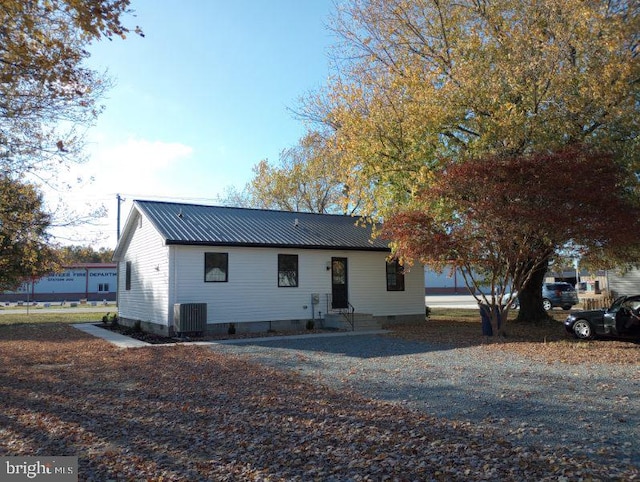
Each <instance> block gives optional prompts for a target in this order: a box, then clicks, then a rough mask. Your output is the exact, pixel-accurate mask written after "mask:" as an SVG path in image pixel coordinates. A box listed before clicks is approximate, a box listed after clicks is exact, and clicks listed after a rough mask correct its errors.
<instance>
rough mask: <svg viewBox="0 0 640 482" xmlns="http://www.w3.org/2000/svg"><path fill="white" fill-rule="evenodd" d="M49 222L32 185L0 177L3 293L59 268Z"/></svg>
mask: <svg viewBox="0 0 640 482" xmlns="http://www.w3.org/2000/svg"><path fill="white" fill-rule="evenodd" d="M50 222H51V218H50V216H49V214H47V213H46V212H45V211H44V209H43V203H42V197H41V195H40V194H39V193H38V191H37V189H36V188H35V187H34V186H33V185H31V184H26V183H22V182H19V181H16V180H14V179H11V178H10V177H8V176H5V175H0V290H14V289H16V288H17V287H19V286H20V284H22V283H23V282H24V281H26V280H29V279H32V278H37V277H39V276H42V275H44V274H47V273H50V272H52V271H55V270H56V269H57V268H58V261H59V260H58V257H57V256H56V253H55V250H54V249H53V248H52V247H51V246H50V243H49V241H50V240H49V236H48V234H47V229H48V227H49V225H50Z"/></svg>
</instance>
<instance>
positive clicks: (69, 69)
mask: <svg viewBox="0 0 640 482" xmlns="http://www.w3.org/2000/svg"><path fill="white" fill-rule="evenodd" d="M128 7H129V0H98V1H94V2H86V1H82V0H46V1H45V0H37V1H29V2H25V1H22V0H4V1H3V2H2V4H1V5H0V25H1V27H0V170H2V172H5V173H8V172H10V173H13V174H14V175H17V174H18V173H21V172H22V173H24V172H31V173H35V174H37V175H38V176H40V177H45V176H46V177H55V175H56V174H58V173H59V170H60V168H61V167H63V166H64V165H65V163H66V162H70V161H79V160H82V147H83V142H82V139H83V132H84V129H86V127H87V126H89V125H91V124H92V123H93V121H94V120H95V118H96V116H97V115H98V114H99V112H100V111H101V106H100V105H99V104H98V102H99V99H100V96H101V95H102V94H103V92H104V89H105V88H106V87H107V86H108V81H107V80H106V79H105V77H104V76H102V75H100V74H98V73H97V72H95V71H93V70H91V69H89V68H87V67H85V66H84V64H83V61H84V60H85V59H86V58H87V57H89V52H88V51H87V50H86V49H87V46H88V44H89V43H90V42H92V41H95V40H98V39H100V38H111V37H113V36H120V37H124V36H125V35H126V34H127V33H128V32H129V29H128V28H127V27H125V26H124V25H123V24H122V20H121V18H122V16H123V15H124V14H126V13H129V12H130V10H129V9H128ZM136 31H137V32H138V33H140V31H139V29H138V28H136Z"/></svg>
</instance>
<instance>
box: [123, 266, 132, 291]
mask: <svg viewBox="0 0 640 482" xmlns="http://www.w3.org/2000/svg"><path fill="white" fill-rule="evenodd" d="M124 279H125V281H124V289H125V290H127V291H129V290H130V289H131V261H127V267H126V271H125V277H124Z"/></svg>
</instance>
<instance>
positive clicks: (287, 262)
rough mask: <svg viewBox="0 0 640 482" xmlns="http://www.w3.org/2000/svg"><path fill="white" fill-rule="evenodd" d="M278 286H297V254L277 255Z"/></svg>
mask: <svg viewBox="0 0 640 482" xmlns="http://www.w3.org/2000/svg"><path fill="white" fill-rule="evenodd" d="M278 286H279V287H281V288H287V287H296V286H298V255H297V254H279V255H278Z"/></svg>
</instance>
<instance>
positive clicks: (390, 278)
mask: <svg viewBox="0 0 640 482" xmlns="http://www.w3.org/2000/svg"><path fill="white" fill-rule="evenodd" d="M387 291H404V270H403V269H402V266H400V263H399V262H398V260H397V259H394V260H392V261H387Z"/></svg>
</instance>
